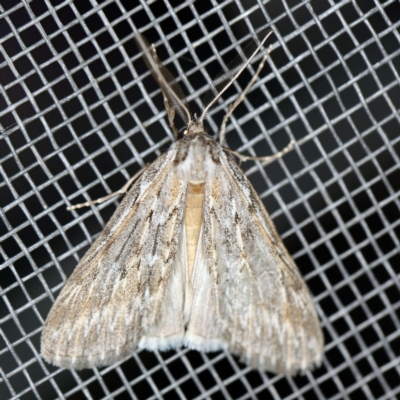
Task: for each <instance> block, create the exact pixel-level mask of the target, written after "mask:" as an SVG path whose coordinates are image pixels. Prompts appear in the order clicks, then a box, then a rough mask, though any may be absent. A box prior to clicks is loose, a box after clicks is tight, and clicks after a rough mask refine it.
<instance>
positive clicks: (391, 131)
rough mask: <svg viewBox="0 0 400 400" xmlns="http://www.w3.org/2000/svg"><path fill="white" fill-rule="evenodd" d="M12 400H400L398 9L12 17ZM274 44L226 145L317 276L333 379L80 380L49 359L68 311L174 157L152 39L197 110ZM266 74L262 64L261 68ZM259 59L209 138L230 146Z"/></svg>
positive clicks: (5, 323)
mask: <svg viewBox="0 0 400 400" xmlns="http://www.w3.org/2000/svg"><path fill="white" fill-rule="evenodd" d="M0 11H1V14H0V43H1V47H0V83H1V86H0V92H1V94H0V118H1V121H0V122H1V127H2V131H1V138H0V162H1V165H0V217H1V223H0V238H1V247H0V257H1V270H0V284H1V290H0V293H1V300H0V323H1V331H0V332H1V335H0V368H1V370H0V371H1V379H0V398H1V399H24V400H27V399H64V398H68V399H81V398H82V399H127V398H139V399H156V398H157V399H163V398H168V399H175V398H181V399H185V398H187V399H208V398H212V399H220V398H235V399H248V398H261V399H314V398H315V399H322V398H326V399H350V398H357V399H363V398H364V399H372V398H373V399H394V398H395V397H396V396H398V395H399V392H400V385H399V382H400V350H399V349H400V331H399V328H400V322H399V318H400V297H399V287H400V285H399V274H400V257H399V233H400V218H399V216H400V204H399V194H400V173H399V155H400V135H399V132H400V131H399V127H400V121H399V108H400V90H399V83H400V80H399V72H400V46H399V39H400V34H399V27H400V4H399V2H398V1H396V0H387V1H385V0H380V1H378V0H357V1H350V0H343V1H340V0H335V1H333V0H318V1H294V0H271V1H264V2H263V1H261V0H259V1H256V0H251V1H249V0H246V1H242V2H240V1H217V0H201V1H192V0H188V1H169V2H168V1H161V0H160V1H144V0H143V1H132V0H114V1H111V0H104V1H100V0H99V1H95V0H91V1H90V0H79V1H70V0H67V1H65V0H34V1H28V0H25V1H19V0H2V1H1V4H0ZM266 26H269V27H271V28H273V29H274V35H273V36H272V37H271V39H270V40H269V43H272V44H273V47H274V49H273V51H272V53H271V55H270V58H269V60H268V62H267V65H266V66H265V68H264V70H263V71H262V73H261V76H260V77H259V79H258V80H257V81H256V83H255V85H254V87H253V88H252V90H251V91H250V93H249V94H248V96H247V97H246V99H245V101H244V102H243V103H242V104H241V106H240V107H239V108H238V109H237V110H236V111H235V113H234V115H233V116H232V117H231V119H230V121H229V125H228V129H227V141H228V144H229V146H230V147H231V148H233V149H235V150H239V151H241V152H243V153H247V154H251V155H268V154H272V153H274V152H276V151H278V150H281V149H282V148H283V147H284V146H285V145H286V144H287V143H289V141H290V139H294V140H295V146H294V149H293V150H292V151H291V152H290V153H288V154H286V155H285V156H284V157H283V158H281V159H279V160H278V161H276V162H274V163H272V164H270V165H268V166H263V165H262V164H260V163H259V162H247V163H244V164H243V165H242V167H243V169H244V170H245V172H246V174H247V176H248V177H249V179H250V180H251V182H252V183H253V185H254V186H255V188H256V190H257V192H258V193H259V194H260V197H261V199H262V200H263V202H264V203H265V205H266V207H267V209H268V211H269V213H270V214H271V217H272V219H273V220H274V222H275V224H276V226H277V229H278V231H279V233H280V235H281V237H282V239H283V241H284V243H285V245H286V246H287V248H288V250H289V252H290V253H291V255H292V256H293V258H294V260H295V262H296V263H297V265H298V266H299V269H300V271H301V273H302V275H303V276H304V278H305V280H306V282H307V284H308V286H309V288H310V290H311V292H312V295H313V299H314V301H315V304H316V307H317V310H318V313H319V315H320V318H321V323H322V327H323V330H324V335H325V342H326V345H325V356H324V359H323V363H322V365H321V367H319V368H316V369H315V370H314V371H312V372H308V373H306V374H305V375H303V376H296V377H284V376H281V375H275V374H272V373H264V372H261V371H257V370H253V369H251V368H249V367H246V366H245V365H243V364H242V363H240V362H239V361H238V359H237V358H236V357H234V356H232V355H231V354H229V353H228V352H214V353H204V354H203V353H200V352H196V351H192V350H188V349H182V350H179V351H168V352H156V351H155V352H149V351H140V352H135V353H133V354H132V357H130V358H129V359H127V360H125V361H124V362H119V363H117V364H115V365H113V366H111V367H107V368H99V369H89V370H82V371H78V372H77V371H73V370H67V369H60V368H56V367H53V366H51V365H49V364H47V363H46V362H45V361H44V360H43V359H41V357H40V335H41V331H42V326H43V322H44V319H45V318H46V316H47V314H48V312H49V310H50V308H51V306H52V304H53V303H54V300H55V298H56V297H57V295H58V293H59V291H60V289H61V288H62V286H63V285H64V283H65V281H66V279H67V277H68V276H69V275H70V274H71V272H72V271H73V269H74V268H75V266H76V265H77V263H78V261H79V259H80V258H81V257H82V256H83V254H84V253H85V251H86V250H87V249H88V248H89V246H90V244H91V243H92V242H93V240H94V238H95V237H96V235H98V234H99V233H100V232H101V230H102V228H103V227H104V225H105V223H106V222H107V221H108V219H109V218H110V216H111V215H112V213H113V211H114V210H115V207H116V205H117V204H118V203H119V201H120V199H113V200H110V201H108V202H106V203H103V204H100V205H97V206H92V207H87V208H83V209H80V210H77V211H73V212H69V211H67V210H66V206H68V205H70V204H76V203H80V202H83V201H87V200H90V199H97V198H99V197H102V196H104V195H106V194H108V193H111V192H113V191H116V190H118V189H119V188H121V187H122V186H123V185H124V183H126V181H127V180H128V179H129V177H131V176H133V175H134V174H135V173H136V172H137V171H139V170H140V169H141V167H143V166H144V165H145V164H146V163H147V162H150V161H152V160H154V159H155V158H156V157H157V155H159V154H161V153H162V152H163V151H165V150H166V149H167V148H168V146H169V144H170V143H171V141H172V138H173V135H172V133H171V131H170V129H169V126H168V121H167V118H166V113H165V110H164V106H163V99H162V95H161V92H160V90H159V88H158V87H157V85H156V84H155V82H154V81H153V79H152V77H151V76H150V74H149V72H148V71H147V69H146V67H145V64H144V62H143V60H142V59H141V56H140V54H139V52H138V50H137V48H136V46H135V45H134V43H133V40H132V35H133V33H134V32H136V31H140V32H141V33H142V34H143V35H144V36H145V37H146V38H147V39H148V41H149V42H150V43H154V44H155V46H156V48H157V52H158V56H159V58H160V59H161V60H163V62H164V63H165V64H166V65H167V67H168V68H169V69H170V70H171V71H172V73H173V74H174V76H176V77H177V78H178V81H179V82H180V84H181V86H182V87H183V88H184V90H185V91H186V94H187V95H188V99H189V100H190V102H191V105H192V110H195V109H196V108H197V111H199V110H201V108H200V106H201V98H202V95H203V93H205V92H206V90H207V84H208V83H209V82H211V80H212V77H214V76H215V75H216V74H217V73H218V72H219V70H220V69H221V68H222V66H223V65H225V64H226V63H227V62H229V61H230V59H232V58H233V57H234V56H235V55H236V54H237V49H238V48H240V47H242V46H243V45H244V44H245V43H246V41H247V40H248V39H250V38H251V37H254V35H255V33H256V32H258V31H259V30H260V29H261V28H264V27H266ZM260 56H262V54H260ZM258 60H260V57H258V58H257V59H256V60H255V61H254V62H253V63H252V64H251V65H250V66H249V68H248V69H247V70H246V72H245V73H244V74H243V76H242V77H241V78H240V79H239V80H238V81H237V82H236V83H235V85H234V89H233V90H232V91H231V92H229V93H227V94H226V96H224V99H223V100H222V101H220V102H219V104H218V105H217V106H216V107H215V108H214V109H213V110H212V111H211V113H210V115H209V116H208V118H207V126H208V128H207V129H208V131H209V133H216V132H217V131H218V126H219V124H220V122H221V120H222V117H223V115H224V113H225V112H226V109H227V106H228V104H229V103H231V102H232V101H233V99H234V98H235V95H237V94H238V93H239V92H240V91H241V90H242V89H243V88H244V87H245V85H246V84H247V82H248V81H249V79H250V77H251V76H252V74H254V71H255V69H256V68H257V64H258V63H257V61H258Z"/></svg>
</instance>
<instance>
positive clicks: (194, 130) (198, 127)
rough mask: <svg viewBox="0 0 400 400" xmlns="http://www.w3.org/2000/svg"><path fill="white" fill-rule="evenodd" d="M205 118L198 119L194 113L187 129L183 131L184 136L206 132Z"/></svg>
mask: <svg viewBox="0 0 400 400" xmlns="http://www.w3.org/2000/svg"><path fill="white" fill-rule="evenodd" d="M205 133H206V131H205V130H204V124H203V120H198V119H197V115H196V114H193V116H192V118H191V120H190V121H189V123H188V125H187V127H186V129H185V130H184V131H183V136H190V135H201V134H205Z"/></svg>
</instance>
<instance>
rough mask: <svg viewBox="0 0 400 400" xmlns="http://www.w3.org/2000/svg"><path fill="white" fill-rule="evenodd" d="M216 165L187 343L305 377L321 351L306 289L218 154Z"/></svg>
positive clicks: (258, 205)
mask: <svg viewBox="0 0 400 400" xmlns="http://www.w3.org/2000/svg"><path fill="white" fill-rule="evenodd" d="M220 160H221V165H220V166H218V168H216V175H215V179H214V180H212V181H209V182H206V186H205V197H204V206H205V209H204V221H203V239H202V240H203V244H202V245H201V246H200V247H199V253H198V254H199V256H200V257H201V258H203V259H204V260H205V261H204V263H205V265H204V266H203V267H205V268H206V271H203V272H201V270H200V269H199V268H196V266H195V270H194V274H193V286H194V288H193V290H194V298H193V307H192V315H191V320H190V324H189V328H188V334H187V342H188V345H189V346H191V347H194V348H203V349H204V348H205V346H204V345H205V344H206V345H207V346H208V347H209V349H210V350H211V349H212V348H213V347H214V348H215V349H218V348H226V349H228V350H229V351H230V352H232V353H234V354H237V355H239V356H240V358H241V360H242V361H244V362H246V363H247V364H249V365H251V366H253V367H255V368H259V369H262V370H269V371H274V372H278V373H284V374H293V373H295V372H296V371H298V370H300V371H304V370H306V369H308V368H310V367H312V366H313V365H314V364H318V363H319V362H320V360H321V357H322V350H323V336H322V332H321V328H320V325H319V321H318V317H317V313H316V311H315V308H314V305H313V303H312V300H311V298H310V294H309V291H308V289H307V287H306V284H305V283H304V281H303V279H302V278H301V276H300V274H299V271H298V269H297V267H296V265H295V264H294V262H293V260H292V259H291V257H290V255H289V254H288V252H287V250H286V249H285V247H284V245H283V243H282V241H281V239H280V238H279V236H278V233H277V232H276V229H275V226H274V224H273V222H272V221H271V219H270V217H269V216H268V214H267V212H266V210H265V208H264V206H263V204H262V202H261V200H260V199H259V197H258V195H257V194H256V192H255V190H254V189H253V187H252V186H251V184H250V183H249V181H248V180H247V178H246V177H245V175H244V174H243V172H242V171H241V169H240V168H239V167H238V166H237V164H236V163H235V162H234V161H233V160H232V159H231V158H230V156H227V155H226V154H223V153H222V152H221V157H220ZM202 247H203V250H202V251H201V248H202ZM205 281H207V284H208V287H210V288H211V289H210V290H207V289H206V287H207V284H206V285H204V284H202V283H201V282H205ZM201 304H203V306H204V305H206V307H207V313H206V314H204V315H202V314H201V313H200V312H199V311H200V308H201Z"/></svg>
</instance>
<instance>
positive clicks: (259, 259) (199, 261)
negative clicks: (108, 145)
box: [41, 30, 323, 375]
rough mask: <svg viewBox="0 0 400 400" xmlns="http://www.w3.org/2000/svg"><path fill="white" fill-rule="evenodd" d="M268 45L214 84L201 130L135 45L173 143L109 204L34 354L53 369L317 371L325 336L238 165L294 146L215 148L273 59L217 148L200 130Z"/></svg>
mask: <svg viewBox="0 0 400 400" xmlns="http://www.w3.org/2000/svg"><path fill="white" fill-rule="evenodd" d="M271 33H272V31H271V30H269V31H268V32H266V33H265V32H264V34H263V35H262V37H261V40H257V41H256V40H254V41H253V42H252V43H251V44H250V45H249V47H247V48H246V50H245V51H244V52H243V53H242V54H239V56H238V57H237V59H236V61H234V62H233V64H232V65H231V64H230V67H229V68H228V69H227V70H225V72H223V73H222V74H221V75H220V76H219V77H218V78H217V79H216V81H215V82H214V85H212V92H211V100H210V101H209V102H208V104H207V105H206V107H205V108H204V110H203V112H202V114H201V116H200V118H197V117H196V115H195V114H194V115H193V114H191V113H190V111H189V107H188V105H187V102H186V100H185V97H184V95H183V92H182V90H181V88H180V87H179V85H178V84H177V83H176V82H175V81H174V80H173V78H172V75H171V73H170V72H169V71H168V70H167V68H166V67H165V66H164V65H163V64H162V63H161V62H160V60H159V59H158V57H157V53H156V51H155V49H154V47H150V46H149V45H148V43H147V42H146V40H145V39H144V38H143V36H141V35H140V34H138V33H136V34H135V36H134V39H135V41H136V43H137V45H138V47H139V49H140V50H141V51H142V52H143V57H144V59H145V61H146V63H147V65H148V67H149V68H150V71H151V73H152V74H153V76H154V78H155V80H156V81H157V82H158V84H159V86H160V87H161V90H162V92H163V96H164V103H165V106H166V110H167V115H168V119H169V123H170V125H171V128H172V130H173V132H174V134H175V136H176V139H177V140H176V141H175V142H174V143H173V144H172V145H171V147H170V148H169V150H167V151H166V152H165V153H164V154H162V155H160V156H159V157H158V158H157V159H156V160H155V161H154V162H152V163H151V164H150V165H147V166H146V167H144V169H143V170H142V171H141V172H140V173H139V174H137V175H136V176H134V177H133V178H131V179H130V180H129V182H128V183H127V184H126V185H125V186H124V187H123V188H122V189H121V190H120V191H119V192H117V193H125V192H127V194H126V196H125V198H124V199H123V201H122V202H121V204H120V205H119V207H118V208H117V209H116V211H115V213H114V215H113V216H112V218H111V220H110V221H109V222H108V224H107V225H106V227H105V229H104V231H103V232H102V233H101V234H100V236H99V237H98V238H97V240H96V241H95V242H94V244H93V245H92V246H91V248H90V249H89V250H88V252H87V253H86V254H85V256H84V257H83V258H82V260H81V261H80V263H79V265H78V266H77V268H76V269H75V271H74V272H73V273H72V275H71V277H70V278H69V279H68V281H67V283H66V285H65V286H64V288H63V289H62V291H61V293H60V295H59V296H58V298H57V300H56V302H55V303H54V305H53V307H52V309H51V311H50V313H49V315H48V317H47V320H46V322H45V324H44V328H43V333H42V343H41V351H42V356H43V358H44V359H45V360H47V361H48V362H49V363H52V364H54V365H57V366H60V367H66V368H74V369H81V368H93V367H99V366H105V365H109V364H112V363H114V362H116V361H118V360H121V359H124V358H126V357H128V356H129V355H131V354H132V352H133V351H134V350H135V349H148V350H168V349H175V348H180V347H181V346H187V347H189V348H191V349H197V350H199V351H205V352H207V351H217V350H228V351H230V352H231V353H233V354H235V355H237V356H239V357H240V360H241V361H243V362H244V363H247V364H248V365H250V366H252V367H254V368H257V369H260V370H267V371H273V372H276V373H282V374H287V375H290V374H295V373H297V372H299V371H300V372H304V371H306V370H308V369H310V368H312V367H313V366H314V365H318V364H319V363H320V362H321V358H322V354H323V335H322V331H321V328H320V324H319V320H318V316H317V313H316V310H315V308H314V305H313V303H312V300H311V297H310V294H309V291H308V288H307V286H306V284H305V282H304V281H303V279H302V278H301V276H300V274H299V271H298V269H297V267H296V265H295V264H294V262H293V260H292V258H291V257H290V255H289V254H288V252H287V250H286V248H285V246H284V245H283V243H282V240H281V239H280V237H279V235H278V233H277V231H276V228H275V226H274V224H273V222H272V221H271V219H270V217H269V215H268V213H267V211H266V210H265V208H264V206H263V203H262V202H261V200H260V198H259V197H258V195H257V193H256V192H255V190H254V189H253V187H252V185H251V184H250V182H249V181H248V179H247V178H246V176H245V174H244V173H243V171H242V170H241V169H240V167H239V166H238V164H237V163H236V161H235V159H234V156H236V157H237V158H238V159H239V160H240V161H245V160H247V159H259V160H262V161H264V162H265V163H267V162H271V161H273V160H275V159H276V158H278V157H281V156H282V155H283V154H285V153H286V152H287V151H289V150H290V149H291V148H292V144H293V143H290V144H289V146H287V147H286V148H285V149H283V150H282V151H281V152H279V153H277V154H275V155H272V156H269V157H247V156H244V155H242V154H240V153H238V152H235V151H233V150H230V149H228V148H226V147H224V145H223V144H224V137H225V125H226V122H227V120H228V117H229V116H230V115H231V113H232V112H233V110H234V109H235V108H236V107H237V105H238V104H239V103H240V102H241V101H242V100H243V98H244V96H245V95H246V93H247V91H248V90H249V88H250V87H251V85H252V84H253V83H254V81H255V80H256V79H257V76H258V74H259V73H260V71H261V69H262V67H263V65H264V63H265V61H266V58H267V56H268V54H269V52H270V50H271V48H269V50H268V51H267V53H266V54H265V56H264V57H263V59H262V61H261V63H260V65H259V67H258V69H257V71H256V73H255V75H254V76H253V78H252V79H251V81H250V82H249V84H248V85H247V87H246V88H245V90H244V91H243V93H242V94H241V95H240V96H239V97H238V98H237V100H236V101H235V102H233V103H232V104H231V105H230V107H229V109H228V112H227V114H226V116H225V118H224V119H223V121H222V125H221V131H220V136H219V141H216V140H215V139H214V138H212V137H211V136H209V135H208V134H207V132H206V131H205V129H204V125H203V121H204V118H205V116H206V114H207V112H208V111H209V109H210V108H211V107H212V106H213V105H214V104H215V103H216V102H217V100H218V99H219V98H220V97H221V95H222V94H223V93H224V92H225V91H226V90H227V88H228V87H230V86H231V85H232V83H233V82H234V81H235V80H236V79H237V77H238V76H239V74H240V73H241V72H242V71H243V70H244V69H245V68H246V67H247V66H248V64H249V63H250V61H251V60H252V59H253V58H254V56H255V55H256V54H257V53H258V52H259V50H260V49H261V48H262V46H263V45H264V43H265V41H266V40H267V38H268V37H269V35H270V34H271ZM176 112H177V113H178V114H179V115H180V116H181V117H182V118H183V120H184V121H185V123H186V128H185V129H184V130H183V131H178V129H177V128H176V126H175V123H174V118H175V113H176ZM133 182H134V183H133ZM131 185H132V187H131V188H130V189H129V191H128V188H129V187H130V186H131ZM113 195H114V194H111V195H109V196H106V197H104V198H102V199H99V200H96V201H94V202H88V203H85V204H81V205H77V206H74V207H70V209H73V208H78V207H81V206H86V205H91V204H94V203H99V202H102V201H104V200H106V199H108V198H110V197H111V196H113Z"/></svg>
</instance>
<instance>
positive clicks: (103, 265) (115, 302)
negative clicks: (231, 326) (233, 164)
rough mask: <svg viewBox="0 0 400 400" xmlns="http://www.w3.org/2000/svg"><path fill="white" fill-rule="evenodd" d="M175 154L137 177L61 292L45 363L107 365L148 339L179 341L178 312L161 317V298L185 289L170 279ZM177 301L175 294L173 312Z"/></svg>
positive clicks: (182, 189)
mask: <svg viewBox="0 0 400 400" xmlns="http://www.w3.org/2000/svg"><path fill="white" fill-rule="evenodd" d="M175 154H176V151H175V147H172V148H171V149H170V150H169V151H168V152H167V153H165V154H164V155H162V156H160V157H159V158H158V159H157V160H156V161H155V162H154V163H153V164H152V165H150V166H149V168H148V169H147V170H146V171H145V172H144V173H143V174H142V176H141V177H140V178H139V180H138V181H137V182H136V183H135V185H134V186H133V187H132V189H131V190H130V191H129V193H128V194H127V195H126V196H125V198H124V199H123V201H122V203H121V204H120V205H119V207H118V208H117V210H116V212H115V213H114V215H113V217H112V218H111V220H110V221H109V223H108V224H107V226H106V227H105V229H104V231H103V232H102V233H101V235H100V236H99V238H98V239H97V240H96V241H95V242H94V244H93V245H92V247H91V248H90V249H89V251H88V252H87V253H86V255H85V256H84V257H83V259H82V260H81V262H80V263H79V265H78V266H77V268H76V269H75V271H74V272H73V274H72V275H71V277H70V278H69V280H68V282H67V284H66V285H65V287H64V288H63V290H62V291H61V293H60V295H59V297H58V298H57V300H56V302H55V304H54V306H53V308H52V310H51V312H50V314H49V316H48V318H47V320H46V322H45V325H44V329H43V334H42V355H43V357H44V358H45V359H46V360H47V361H49V362H50V363H53V364H55V365H58V366H63V367H68V368H76V369H79V368H91V367H94V366H101V365H108V364H111V363H113V362H114V361H117V360H119V359H122V358H125V357H126V356H128V355H129V354H131V352H132V351H133V350H134V349H135V348H136V346H137V345H138V344H139V342H142V343H143V345H144V346H146V345H148V344H149V341H150V343H151V338H152V337H153V336H154V335H156V336H163V337H166V338H168V337H174V335H175V336H176V335H178V336H180V337H182V336H183V330H184V326H183V318H182V313H179V312H175V313H173V312H171V313H170V312H169V311H168V309H164V310H163V311H162V312H163V316H162V317H160V310H161V309H162V308H165V307H163V301H164V300H165V297H171V296H173V295H175V296H176V292H177V291H178V292H179V293H181V292H182V291H183V288H179V285H180V284H182V283H181V282H180V279H181V278H180V276H179V271H178V273H175V274H171V269H172V265H173V258H174V255H175V253H176V250H177V245H178V238H179V232H180V229H181V226H182V218H183V212H184V206H182V205H183V204H184V203H185V195H186V183H185V182H182V181H179V180H178V179H177V178H176V176H175V174H174V171H173V160H174V157H175ZM170 275H174V276H175V277H176V279H175V278H174V279H170ZM178 289H180V290H178ZM167 300H168V299H167ZM179 302H180V303H181V304H180V305H179ZM182 302H183V297H182V298H179V295H178V296H176V297H175V304H177V308H178V309H179V308H181V309H182V308H183V306H182ZM161 319H163V320H165V319H169V320H170V322H171V323H170V324H169V325H168V324H167V325H165V324H164V323H163V322H162V323H161V322H160V321H161ZM159 324H161V325H162V329H164V331H163V332H158V331H157V327H158V326H159ZM169 329H171V331H168V330H169ZM146 338H147V339H148V340H147V342H146ZM161 343H162V339H161ZM167 345H168V340H167V342H166V347H168V346H167Z"/></svg>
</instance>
